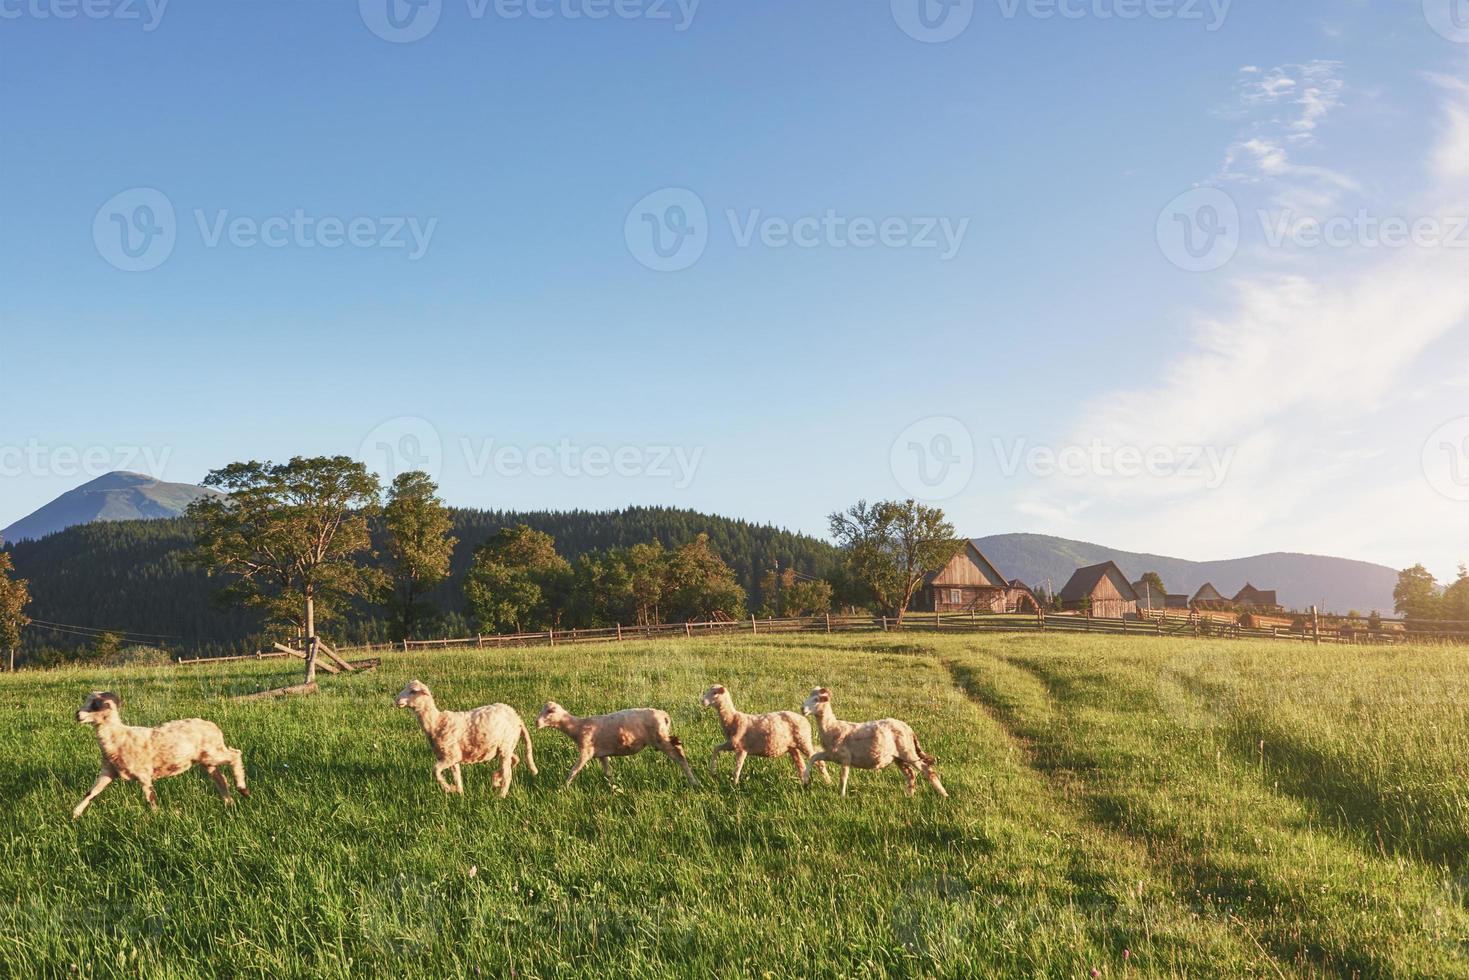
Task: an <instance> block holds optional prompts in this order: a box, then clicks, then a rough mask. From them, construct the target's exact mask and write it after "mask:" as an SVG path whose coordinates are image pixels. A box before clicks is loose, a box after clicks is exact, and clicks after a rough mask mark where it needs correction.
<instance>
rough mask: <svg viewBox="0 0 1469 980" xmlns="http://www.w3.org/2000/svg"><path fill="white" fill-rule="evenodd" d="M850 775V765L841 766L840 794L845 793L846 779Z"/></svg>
mask: <svg viewBox="0 0 1469 980" xmlns="http://www.w3.org/2000/svg"><path fill="white" fill-rule="evenodd" d="M851 776H852V767H851V766H842V795H843V796H846V795H847V780H848V779H850V778H851Z"/></svg>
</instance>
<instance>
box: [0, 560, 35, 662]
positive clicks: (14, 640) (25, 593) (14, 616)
mask: <svg viewBox="0 0 1469 980" xmlns="http://www.w3.org/2000/svg"><path fill="white" fill-rule="evenodd" d="M14 570H15V565H14V564H12V563H11V560H10V554H9V553H8V552H4V551H0V649H3V650H4V651H5V657H6V663H7V664H8V665H9V669H10V670H15V648H16V647H18V646H20V633H21V630H23V629H25V627H26V626H28V625H29V624H30V619H28V618H27V617H26V614H25V608H26V606H28V605H30V602H31V593H30V587H29V585H28V584H27V582H26V580H25V579H17V578H11V575H10V573H11V572H13V571H14Z"/></svg>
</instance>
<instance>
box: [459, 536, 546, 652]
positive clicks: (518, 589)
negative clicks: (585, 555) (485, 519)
mask: <svg viewBox="0 0 1469 980" xmlns="http://www.w3.org/2000/svg"><path fill="white" fill-rule="evenodd" d="M571 578H572V569H571V564H570V563H569V562H567V560H566V559H565V558H562V557H561V556H560V555H558V554H557V553H556V540H555V539H554V538H552V537H551V536H550V535H549V534H544V533H542V532H540V531H532V530H531V529H530V528H528V527H526V526H525V525H524V524H521V525H519V526H518V527H515V528H502V529H501V531H500V533H499V534H498V535H496V536H495V537H494V538H492V539H491V540H490V541H489V542H488V543H486V544H485V545H484V546H483V547H482V548H480V549H479V551H478V552H477V553H476V554H475V558H474V565H473V566H472V567H471V568H470V570H469V574H468V576H467V577H466V578H465V582H464V594H465V597H466V598H467V599H468V600H469V607H470V609H471V611H472V612H473V614H474V618H475V620H476V621H477V622H478V623H479V624H480V625H481V626H482V627H484V628H485V629H488V630H491V631H494V632H505V631H511V630H513V631H514V632H517V633H521V632H529V631H534V630H541V629H545V628H546V627H549V626H555V625H556V624H557V622H558V621H559V619H560V616H561V613H562V610H563V609H564V608H565V604H566V598H567V593H568V591H569V587H570V583H571Z"/></svg>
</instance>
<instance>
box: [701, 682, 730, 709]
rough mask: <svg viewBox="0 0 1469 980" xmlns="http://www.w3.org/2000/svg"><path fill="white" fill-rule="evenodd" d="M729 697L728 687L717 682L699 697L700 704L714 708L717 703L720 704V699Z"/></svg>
mask: <svg viewBox="0 0 1469 980" xmlns="http://www.w3.org/2000/svg"><path fill="white" fill-rule="evenodd" d="M727 697H729V690H728V688H726V687H725V686H724V685H723V684H715V685H714V686H713V687H711V688H709V690H707V691H705V692H704V695H703V697H701V698H699V704H700V706H701V707H705V708H712V707H714V706H715V705H716V704H718V703H719V702H720V700H722V699H724V698H727Z"/></svg>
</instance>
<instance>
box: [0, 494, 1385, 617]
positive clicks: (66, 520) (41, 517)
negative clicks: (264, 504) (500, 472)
mask: <svg viewBox="0 0 1469 980" xmlns="http://www.w3.org/2000/svg"><path fill="white" fill-rule="evenodd" d="M214 493H215V491H213V490H209V489H206V488H205V487H198V486H193V485H191V484H187V483H164V482H162V481H160V480H155V479H153V478H151V477H148V476H143V475H141V474H138V473H121V472H119V473H109V474H107V475H106V476H104V477H100V478H98V479H96V480H93V481H92V482H91V483H88V484H86V485H84V486H81V487H78V488H76V489H75V490H71V491H69V492H67V493H64V494H62V495H61V496H60V497H57V498H56V499H55V500H53V501H52V502H51V503H49V504H47V505H46V506H44V507H42V508H41V509H40V510H38V511H36V512H35V513H34V514H31V515H30V516H29V517H26V518H24V519H22V520H19V521H16V522H15V523H14V524H12V525H11V526H10V527H7V528H6V529H5V530H4V531H0V540H3V542H4V543H6V544H11V543H14V542H18V541H27V540H37V539H40V538H44V537H46V536H48V535H52V534H55V533H57V532H59V531H63V530H66V529H67V528H73V527H78V526H83V525H90V524H98V523H104V522H116V521H134V520H145V521H148V520H157V519H163V518H176V517H179V516H182V515H183V513H184V511H185V510H186V509H187V508H188V506H189V504H191V503H192V502H193V501H195V500H197V499H199V498H200V497H202V496H206V495H210V494H214ZM463 513H464V515H465V517H464V519H466V520H470V521H471V523H474V522H476V521H479V520H483V521H485V522H486V523H487V524H489V525H493V526H498V524H497V521H498V520H499V519H501V518H502V517H503V519H505V520H514V521H518V520H521V519H526V520H527V521H528V523H531V524H532V526H537V527H541V526H544V528H545V529H546V530H551V531H554V532H556V533H557V534H558V536H563V537H564V538H565V540H564V541H562V542H560V543H563V544H565V545H568V546H570V547H569V549H568V550H569V551H570V552H571V553H572V554H577V553H580V552H581V551H582V550H584V549H587V548H600V547H609V546H612V545H614V544H626V543H631V542H632V541H633V540H636V539H637V538H638V537H639V535H640V534H642V533H646V532H653V533H655V534H657V536H659V537H667V538H669V539H670V540H673V539H675V538H681V537H683V536H684V535H688V536H691V535H692V534H693V533H697V531H698V530H700V529H704V528H706V527H707V528H709V529H711V530H712V529H714V528H725V527H726V526H727V527H728V528H729V529H730V530H729V531H727V532H725V533H723V534H716V537H717V538H718V537H723V538H725V541H724V543H725V545H726V547H727V548H733V547H734V543H735V541H736V540H737V539H740V538H743V536H744V534H745V533H746V531H747V530H751V529H754V526H753V525H747V524H745V523H744V522H742V521H728V520H726V519H725V518H719V517H713V516H708V515H700V514H694V513H693V512H687V511H659V510H657V509H653V510H648V511H637V510H633V511H628V512H625V514H624V515H623V516H622V517H621V518H617V517H616V515H611V514H609V515H587V514H581V513H566V514H549V513H546V514H537V515H484V516H483V517H478V518H470V517H469V515H471V514H474V513H476V512H463ZM641 513H646V514H648V515H657V514H663V515H664V516H662V517H658V518H657V519H656V520H654V519H651V518H649V519H647V520H646V521H645V520H644V519H643V518H638V519H637V520H636V521H634V522H633V523H634V524H637V525H638V530H636V531H634V530H633V529H632V528H627V529H624V530H621V531H617V530H614V529H613V526H612V525H611V524H609V523H608V522H609V521H613V520H627V519H628V518H627V515H630V514H641ZM675 518H676V520H675ZM601 527H605V528H606V530H605V531H596V532H594V531H593V529H594V528H601ZM675 527H676V528H677V529H678V530H677V532H676V533H675V532H674V529H675ZM735 529H746V530H740V531H738V532H737V531H736V530H735ZM468 530H469V529H468V528H461V529H460V532H461V533H460V538H461V546H463V545H466V544H467V543H468V541H475V542H476V543H477V540H476V539H480V540H482V539H481V538H480V535H479V534H474V533H465V532H468ZM480 533H482V534H484V535H485V536H487V535H488V534H489V533H490V530H489V529H488V528H486V529H484V530H482V531H481V532H480ZM759 533H760V534H761V535H769V534H772V533H776V529H774V528H762V529H760V530H759ZM780 535H784V532H780ZM583 538H585V540H584V541H583V540H581V539H583ZM466 539H468V541H467V540H466ZM774 540H780V541H789V542H791V543H792V544H795V543H796V542H798V541H804V542H805V543H804V544H801V545H799V546H797V547H796V549H795V550H796V551H797V552H804V555H805V556H806V557H807V558H808V561H807V563H808V564H810V565H811V566H812V567H811V568H810V570H809V571H810V572H816V573H818V574H819V573H821V572H822V571H824V569H821V568H818V567H817V566H818V565H820V564H824V563H825V562H826V560H827V559H826V558H824V557H823V558H820V559H818V558H817V556H818V554H820V555H823V556H824V555H826V554H829V553H830V549H829V546H827V545H825V544H823V543H820V542H816V541H811V540H810V539H804V538H801V537H800V536H788V537H787V536H778V537H777V538H776V539H772V543H773V541H774ZM181 543H182V542H180V544H181ZM81 544H82V539H78V540H77V541H76V542H71V541H67V542H65V544H64V545H62V543H61V542H58V546H59V547H60V549H61V550H62V551H74V550H75V549H76V546H78V545H81ZM975 544H977V545H978V546H979V548H980V550H981V551H983V552H984V553H985V554H986V555H987V556H988V557H989V559H990V560H991V561H993V562H994V563H995V564H996V565H997V566H998V567H999V569H1000V571H1001V572H1003V573H1004V574H1005V575H1007V576H1009V577H1010V578H1019V579H1022V580H1024V581H1025V582H1026V583H1027V584H1028V585H1030V586H1031V587H1032V588H1036V589H1044V588H1045V587H1046V585H1047V584H1048V583H1049V584H1050V586H1051V588H1053V589H1054V590H1056V591H1060V589H1061V587H1062V586H1063V585H1065V584H1066V580H1067V579H1069V578H1070V577H1071V574H1072V572H1074V571H1076V569H1078V568H1081V567H1084V566H1087V565H1096V564H1099V563H1101V562H1104V561H1109V560H1110V561H1115V562H1116V563H1117V564H1118V566H1119V567H1121V569H1122V571H1123V572H1124V573H1125V574H1126V575H1127V577H1128V579H1129V580H1130V581H1136V580H1137V579H1139V578H1141V577H1142V575H1143V573H1144V572H1157V573H1158V574H1159V575H1161V576H1162V578H1163V584H1164V585H1165V586H1166V587H1167V589H1168V591H1169V592H1186V593H1189V594H1190V595H1192V594H1193V593H1194V592H1195V591H1196V590H1197V589H1198V588H1199V586H1201V585H1203V584H1204V583H1205V582H1212V583H1213V584H1214V587H1215V588H1217V589H1218V590H1219V591H1220V592H1222V593H1224V594H1225V595H1226V596H1231V595H1234V594H1235V593H1236V592H1238V591H1239V589H1240V588H1241V587H1243V586H1244V585H1245V583H1246V582H1249V583H1251V584H1253V585H1255V586H1256V587H1257V588H1261V589H1274V590H1275V591H1276V592H1277V593H1278V595H1279V598H1280V601H1281V603H1283V604H1284V605H1285V606H1287V607H1288V608H1293V609H1305V608H1308V607H1310V606H1311V605H1313V604H1318V603H1319V604H1322V605H1323V606H1324V607H1325V608H1326V609H1328V610H1330V611H1333V612H1346V611H1347V610H1350V609H1355V610H1358V611H1359V612H1363V613H1366V612H1370V611H1372V610H1374V609H1375V610H1378V611H1380V612H1383V613H1391V612H1392V607H1393V599H1392V592H1393V586H1394V585H1396V583H1397V571H1396V570H1394V569H1391V568H1388V567H1387V566H1385V565H1375V564H1372V563H1370V562H1364V561H1353V560H1350V559H1346V558H1327V557H1322V556H1319V555H1301V554H1286V553H1277V554H1268V555H1256V556H1254V557H1251V558H1235V559H1231V560H1228V561H1207V562H1195V561H1187V560H1185V559H1182V558H1169V557H1167V556H1165V555H1149V554H1140V553H1137V552H1131V551H1123V550H1121V549H1119V548H1111V547H1107V546H1105V545H1099V544H1090V543H1088V542H1085V541H1072V540H1068V539H1066V538H1056V537H1049V536H1047V535H1043V534H996V535H991V536H990V537H985V538H976V539H975ZM51 550H52V551H56V550H57V549H55V548H53V549H51ZM87 550H88V549H86V548H85V547H83V548H82V550H81V551H80V552H78V553H76V554H75V557H76V558H77V559H79V560H85V558H86V551H87ZM461 550H463V547H462V548H461ZM737 550H740V551H743V548H740V549H737ZM26 557H29V556H28V555H27V556H26ZM727 557H731V558H733V557H735V556H733V555H730V556H727ZM752 557H753V556H749V555H745V554H740V555H739V558H740V559H741V561H738V562H734V564H736V566H737V567H738V570H739V572H740V574H741V578H742V579H744V580H745V581H746V588H747V589H751V586H752V585H753V584H754V582H755V581H758V578H759V575H760V574H761V573H762V572H763V570H764V568H765V567H766V566H765V565H763V564H761V563H760V562H762V561H764V559H763V558H761V559H757V560H756V561H754V562H751V561H750V559H751V558H752ZM467 561H468V554H467V553H466V554H463V555H461V556H460V563H461V564H467ZM746 563H748V564H746ZM741 566H743V567H741ZM454 591H455V592H456V593H457V589H456V590H454ZM751 591H752V597H753V592H754V590H753V589H751ZM446 598H447V596H446Z"/></svg>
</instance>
